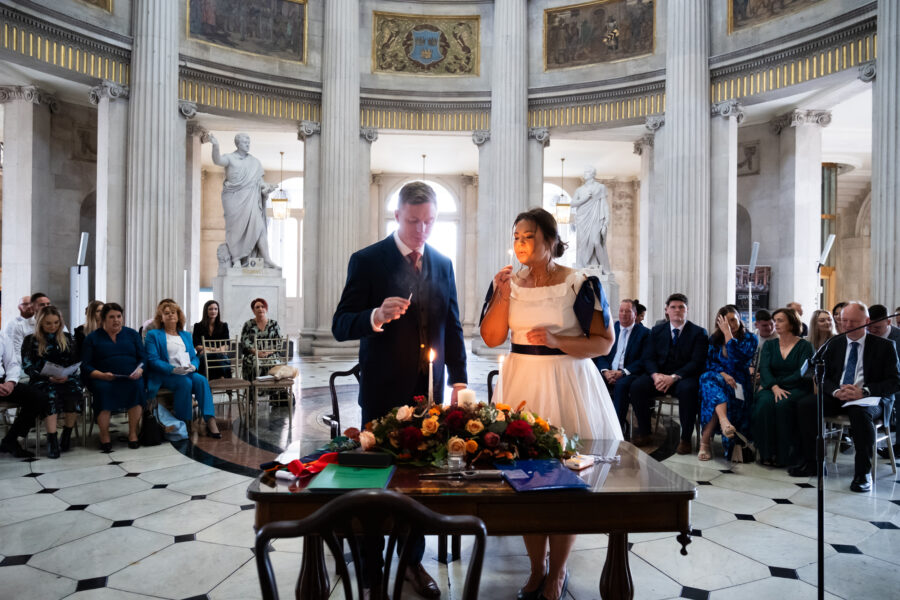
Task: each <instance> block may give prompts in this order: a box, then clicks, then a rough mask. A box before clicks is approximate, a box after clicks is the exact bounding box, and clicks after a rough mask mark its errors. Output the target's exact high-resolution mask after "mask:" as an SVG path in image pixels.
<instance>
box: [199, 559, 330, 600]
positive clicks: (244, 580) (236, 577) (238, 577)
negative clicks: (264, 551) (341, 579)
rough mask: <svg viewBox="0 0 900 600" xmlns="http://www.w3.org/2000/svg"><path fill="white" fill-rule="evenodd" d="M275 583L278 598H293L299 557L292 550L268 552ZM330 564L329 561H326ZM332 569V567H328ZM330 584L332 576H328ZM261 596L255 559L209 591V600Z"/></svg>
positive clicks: (230, 599)
mask: <svg viewBox="0 0 900 600" xmlns="http://www.w3.org/2000/svg"><path fill="white" fill-rule="evenodd" d="M269 559H270V560H271V561H272V569H273V570H274V571H275V585H276V586H277V588H278V596H279V597H280V598H293V597H294V588H295V586H296V585H297V578H298V577H299V576H300V557H299V556H297V555H296V554H294V553H292V552H270V553H269ZM328 564H329V565H331V562H330V561H329V563H328ZM329 568H330V569H331V570H332V571H333V567H329ZM330 581H331V584H332V586H334V585H335V581H334V577H331V578H330ZM259 597H261V592H260V586H259V575H258V574H257V571H256V560H255V559H254V560H248V561H247V562H246V563H244V564H243V565H242V566H241V567H240V568H239V569H238V570H237V571H235V572H234V573H233V574H232V575H231V576H229V577H228V578H227V579H225V580H224V581H222V583H220V584H219V585H217V586H216V587H215V588H213V590H212V591H211V592H209V599H210V600H247V599H248V598H259Z"/></svg>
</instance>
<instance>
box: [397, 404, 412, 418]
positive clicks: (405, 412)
mask: <svg viewBox="0 0 900 600" xmlns="http://www.w3.org/2000/svg"><path fill="white" fill-rule="evenodd" d="M412 418H413V408H412V407H411V406H407V405H405V404H404V405H403V406H401V407H400V408H399V409H397V420H398V421H409V420H410V419H412Z"/></svg>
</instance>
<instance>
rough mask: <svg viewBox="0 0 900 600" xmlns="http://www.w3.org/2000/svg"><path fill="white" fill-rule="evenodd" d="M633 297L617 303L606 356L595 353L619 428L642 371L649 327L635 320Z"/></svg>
mask: <svg viewBox="0 0 900 600" xmlns="http://www.w3.org/2000/svg"><path fill="white" fill-rule="evenodd" d="M636 316H637V315H636V311H635V301H634V300H622V302H621V303H620V304H619V320H618V321H616V325H615V327H616V341H615V343H614V344H613V346H612V348H611V349H610V351H609V354H607V355H606V356H598V357H597V358H595V359H594V364H595V365H597V368H598V369H600V374H601V375H603V380H604V381H605V382H606V388H607V389H608V390H609V394H610V396H612V399H613V405H614V406H615V407H616V414H617V415H618V417H619V423H620V424H621V425H622V430H623V431H624V430H625V417H626V416H627V414H628V392H629V390H630V389H631V384H632V383H634V380H635V379H637V377H638V375H641V374H642V373H643V372H644V369H643V365H642V364H641V356H642V355H643V352H644V342H645V341H646V339H647V336H648V335H650V330H649V329H647V328H646V327H644V326H643V325H641V324H640V323H638V322H636V320H635V317H636Z"/></svg>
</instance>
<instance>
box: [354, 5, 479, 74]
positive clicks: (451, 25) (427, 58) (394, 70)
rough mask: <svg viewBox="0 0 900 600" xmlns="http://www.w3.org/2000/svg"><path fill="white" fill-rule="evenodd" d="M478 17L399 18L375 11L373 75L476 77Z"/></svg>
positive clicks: (408, 16)
mask: <svg viewBox="0 0 900 600" xmlns="http://www.w3.org/2000/svg"><path fill="white" fill-rule="evenodd" d="M480 26H481V18H480V17H479V16H478V15H464V16H435V15H400V14H394V13H384V12H377V11H376V12H374V13H373V19H372V72H373V73H391V74H403V75H443V76H456V77H458V76H475V75H478V72H479V64H478V61H479V59H478V49H479V31H480Z"/></svg>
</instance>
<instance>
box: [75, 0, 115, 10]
mask: <svg viewBox="0 0 900 600" xmlns="http://www.w3.org/2000/svg"><path fill="white" fill-rule="evenodd" d="M81 1H82V2H84V3H85V4H90V5H91V6H96V7H97V8H102V9H103V10H105V11H106V12H112V2H113V0H81Z"/></svg>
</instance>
